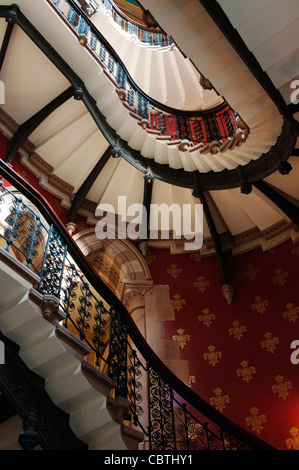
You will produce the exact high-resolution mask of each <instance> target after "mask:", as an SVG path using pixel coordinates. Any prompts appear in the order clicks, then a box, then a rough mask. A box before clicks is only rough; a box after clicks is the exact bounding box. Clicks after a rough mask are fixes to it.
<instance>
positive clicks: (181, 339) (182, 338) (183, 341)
mask: <svg viewBox="0 0 299 470" xmlns="http://www.w3.org/2000/svg"><path fill="white" fill-rule="evenodd" d="M184 333H185V330H183V329H182V328H180V329H179V330H178V331H177V335H174V336H173V340H174V341H177V342H178V343H179V345H180V347H181V348H182V349H184V347H185V346H186V345H187V342H188V341H190V335H187V334H186V335H185V334H184Z"/></svg>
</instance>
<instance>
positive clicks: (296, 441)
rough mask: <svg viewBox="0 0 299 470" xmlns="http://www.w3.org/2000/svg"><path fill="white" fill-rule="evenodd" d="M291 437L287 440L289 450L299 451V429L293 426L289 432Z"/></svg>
mask: <svg viewBox="0 0 299 470" xmlns="http://www.w3.org/2000/svg"><path fill="white" fill-rule="evenodd" d="M289 433H290V435H291V437H288V438H287V439H286V445H287V448H288V449H292V450H299V429H298V428H297V427H296V426H293V427H292V428H291V429H290V431H289Z"/></svg>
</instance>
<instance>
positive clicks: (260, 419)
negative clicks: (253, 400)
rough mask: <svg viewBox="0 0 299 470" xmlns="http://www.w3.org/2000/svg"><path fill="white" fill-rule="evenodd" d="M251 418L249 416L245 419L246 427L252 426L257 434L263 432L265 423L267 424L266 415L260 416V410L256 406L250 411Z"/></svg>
mask: <svg viewBox="0 0 299 470" xmlns="http://www.w3.org/2000/svg"><path fill="white" fill-rule="evenodd" d="M249 411H250V413H251V416H248V417H247V418H246V419H245V422H246V425H247V426H251V427H252V430H253V431H255V432H256V433H257V434H260V432H261V430H262V429H263V426H262V425H263V423H266V422H267V417H266V415H264V414H263V415H259V414H258V413H259V410H258V408H256V407H255V406H253V407H252V408H251V409H250V410H249Z"/></svg>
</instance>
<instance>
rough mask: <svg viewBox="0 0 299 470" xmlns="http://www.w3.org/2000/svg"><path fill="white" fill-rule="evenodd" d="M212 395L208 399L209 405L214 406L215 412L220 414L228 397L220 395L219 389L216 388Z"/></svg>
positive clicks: (227, 401)
mask: <svg viewBox="0 0 299 470" xmlns="http://www.w3.org/2000/svg"><path fill="white" fill-rule="evenodd" d="M214 393H215V395H214V396H213V397H211V398H210V404H211V405H212V406H214V407H215V408H216V410H218V411H220V413H223V411H224V409H225V408H226V405H227V404H228V403H229V396H228V395H222V390H221V388H216V389H215V390H214Z"/></svg>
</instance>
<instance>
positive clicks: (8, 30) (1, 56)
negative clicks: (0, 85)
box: [0, 22, 14, 71]
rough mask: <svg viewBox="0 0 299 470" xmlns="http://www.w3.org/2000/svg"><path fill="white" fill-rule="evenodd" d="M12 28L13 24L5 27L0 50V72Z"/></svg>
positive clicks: (10, 23)
mask: <svg viewBox="0 0 299 470" xmlns="http://www.w3.org/2000/svg"><path fill="white" fill-rule="evenodd" d="M13 27H14V23H13V22H9V23H8V24H7V27H6V31H5V35H4V38H3V42H2V46H1V50H0V71H1V70H2V66H3V62H4V59H5V56H6V52H7V49H8V45H9V42H10V38H11V35H12V30H13Z"/></svg>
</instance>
